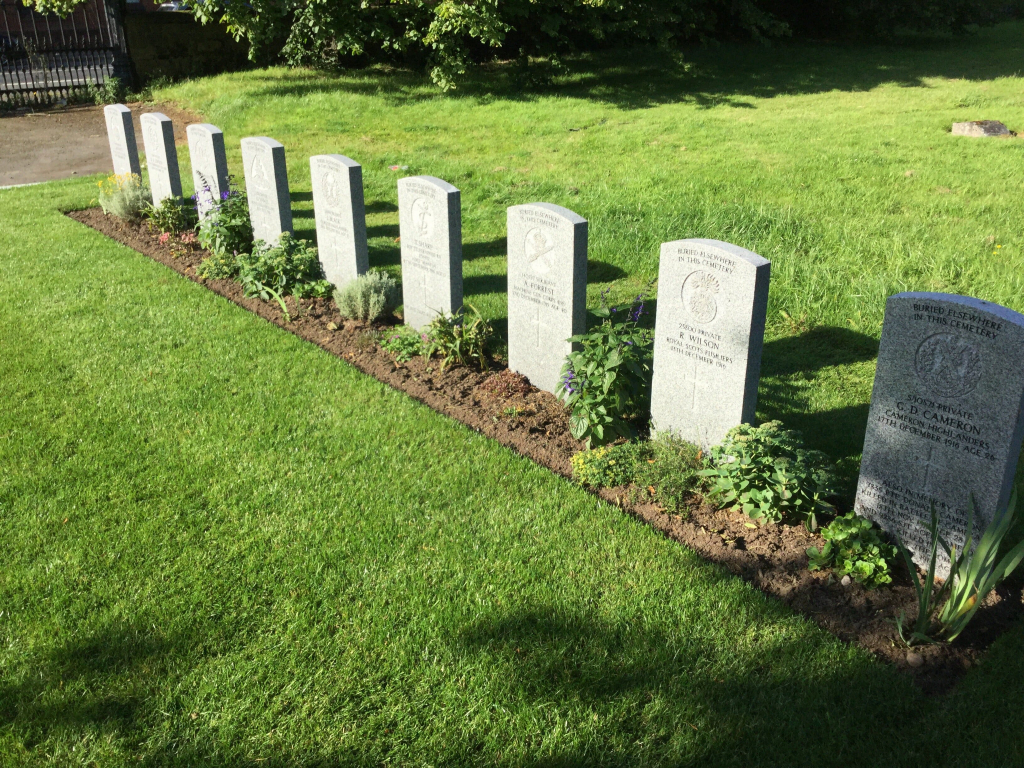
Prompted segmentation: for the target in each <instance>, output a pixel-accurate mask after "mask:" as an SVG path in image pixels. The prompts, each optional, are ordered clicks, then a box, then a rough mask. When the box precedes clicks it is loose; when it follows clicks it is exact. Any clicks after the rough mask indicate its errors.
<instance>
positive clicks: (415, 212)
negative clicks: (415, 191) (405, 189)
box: [412, 197, 434, 239]
mask: <svg viewBox="0 0 1024 768" xmlns="http://www.w3.org/2000/svg"><path fill="white" fill-rule="evenodd" d="M412 226H413V229H414V230H415V232H416V235H417V236H418V237H421V238H424V239H429V238H430V237H431V236H432V235H433V234H434V209H433V207H432V206H431V205H430V201H429V200H427V199H426V198H424V197H417V198H416V199H415V200H413V203H412Z"/></svg>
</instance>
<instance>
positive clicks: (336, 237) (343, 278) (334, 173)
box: [309, 155, 370, 288]
mask: <svg viewBox="0 0 1024 768" xmlns="http://www.w3.org/2000/svg"><path fill="white" fill-rule="evenodd" d="M309 169H310V175H311V176H310V177H311V179H312V182H313V213H314V215H315V216H316V242H317V250H318V251H319V253H320V263H321V264H322V265H323V268H324V275H326V277H327V281H328V282H329V283H331V284H333V285H334V287H335V288H341V287H342V286H343V285H345V284H346V283H348V282H350V281H352V280H355V279H356V278H357V277H359V275H362V274H365V273H366V270H367V269H369V266H370V259H369V251H368V249H367V245H366V213H365V211H364V208H363V168H362V166H361V165H359V163H357V162H356V161H355V160H352V159H351V158H348V157H345V156H344V155H314V156H313V157H311V158H309Z"/></svg>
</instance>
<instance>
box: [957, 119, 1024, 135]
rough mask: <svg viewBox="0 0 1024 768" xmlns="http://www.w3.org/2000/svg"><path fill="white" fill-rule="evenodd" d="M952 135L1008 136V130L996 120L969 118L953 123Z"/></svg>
mask: <svg viewBox="0 0 1024 768" xmlns="http://www.w3.org/2000/svg"><path fill="white" fill-rule="evenodd" d="M953 135H954V136H973V137H975V138H982V137H985V136H1009V135H1010V131H1009V129H1007V127H1006V126H1005V125H1003V124H1002V123H1001V122H999V121H998V120H971V121H969V122H966V123H953Z"/></svg>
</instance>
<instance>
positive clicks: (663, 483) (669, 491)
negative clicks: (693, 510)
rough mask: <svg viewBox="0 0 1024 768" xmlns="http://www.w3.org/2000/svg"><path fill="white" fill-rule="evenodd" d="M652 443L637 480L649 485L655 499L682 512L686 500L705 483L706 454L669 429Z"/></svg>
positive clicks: (667, 507)
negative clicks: (703, 481) (649, 453)
mask: <svg viewBox="0 0 1024 768" xmlns="http://www.w3.org/2000/svg"><path fill="white" fill-rule="evenodd" d="M648 445H649V446H650V447H651V455H650V456H647V457H645V460H644V462H643V463H641V464H640V465H639V468H640V472H639V474H638V476H637V478H636V480H635V481H634V482H636V484H637V485H638V486H640V487H641V488H644V489H647V490H648V491H649V492H650V494H651V496H652V500H653V501H656V502H657V503H658V504H660V505H661V506H663V507H665V508H666V509H669V510H672V511H673V512H676V513H682V512H684V511H685V509H686V502H687V501H688V500H689V499H690V498H691V497H692V496H693V495H694V494H695V493H696V492H697V491H698V489H699V488H700V485H701V479H702V478H701V475H700V472H701V469H702V468H703V466H704V454H703V452H702V451H701V450H700V448H699V447H697V446H696V445H694V444H693V443H688V442H686V441H685V440H681V439H679V438H678V437H675V436H674V435H671V434H669V433H667V432H662V433H659V434H658V436H657V437H655V438H654V440H651V441H650V442H649V443H648Z"/></svg>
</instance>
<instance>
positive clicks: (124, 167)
mask: <svg viewBox="0 0 1024 768" xmlns="http://www.w3.org/2000/svg"><path fill="white" fill-rule="evenodd" d="M103 117H104V119H105V120H106V122H107V140H108V141H109V142H110V157H111V159H112V160H113V161H114V173H115V174H117V175H118V176H123V175H125V174H128V173H134V174H136V175H137V176H141V175H142V170H141V166H140V165H139V147H138V144H136V142H135V126H134V125H132V111H131V110H130V109H128V107H126V106H125V105H124V104H109V105H107V106H106V107H104V108H103Z"/></svg>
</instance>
